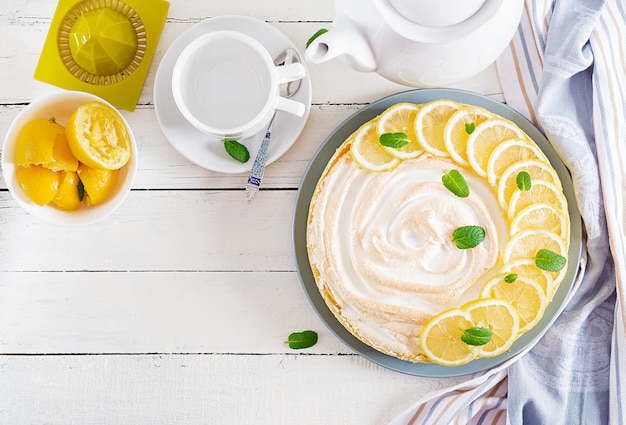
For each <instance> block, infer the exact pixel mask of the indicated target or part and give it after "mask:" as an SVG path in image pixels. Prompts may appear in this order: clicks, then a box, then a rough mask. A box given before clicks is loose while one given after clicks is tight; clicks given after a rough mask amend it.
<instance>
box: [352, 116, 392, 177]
mask: <svg viewBox="0 0 626 425" xmlns="http://www.w3.org/2000/svg"><path fill="white" fill-rule="evenodd" d="M353 138H354V139H353V141H352V143H351V145H350V153H351V154H352V158H353V159H354V160H355V161H356V163H357V164H359V165H360V166H361V167H363V168H365V169H366V170H368V171H376V172H380V171H389V170H393V169H394V168H395V167H397V166H398V164H400V162H401V161H400V159H398V158H396V157H395V156H393V155H391V154H390V153H389V152H387V151H386V150H385V149H384V148H383V146H382V145H381V144H380V140H379V137H378V133H377V132H376V122H375V121H370V122H367V123H365V124H364V125H362V126H361V127H360V128H359V129H358V130H357V131H356V133H355V134H354V136H353Z"/></svg>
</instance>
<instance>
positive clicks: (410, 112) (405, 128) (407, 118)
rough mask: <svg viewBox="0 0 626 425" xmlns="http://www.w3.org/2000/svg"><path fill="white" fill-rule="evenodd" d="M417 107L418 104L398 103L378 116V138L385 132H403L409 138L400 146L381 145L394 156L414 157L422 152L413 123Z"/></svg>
mask: <svg viewBox="0 0 626 425" xmlns="http://www.w3.org/2000/svg"><path fill="white" fill-rule="evenodd" d="M419 108H420V107H419V105H416V104H414V103H408V102H403V103H398V104H396V105H393V106H390V107H389V108H387V109H386V110H385V111H383V113H382V114H380V117H379V118H378V123H377V125H376V131H377V132H378V138H380V136H381V135H383V134H386V133H404V134H406V136H407V140H409V143H407V144H406V145H404V146H403V147H401V148H392V147H388V146H383V149H384V150H386V151H387V152H388V153H389V154H391V155H393V156H395V157H396V158H401V159H407V158H415V157H416V156H418V155H420V154H421V153H422V152H423V150H422V147H421V146H420V144H419V143H418V142H417V138H416V136H415V127H414V124H413V123H414V122H415V116H416V115H417V111H419Z"/></svg>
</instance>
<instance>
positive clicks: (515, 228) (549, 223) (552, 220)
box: [509, 204, 569, 241]
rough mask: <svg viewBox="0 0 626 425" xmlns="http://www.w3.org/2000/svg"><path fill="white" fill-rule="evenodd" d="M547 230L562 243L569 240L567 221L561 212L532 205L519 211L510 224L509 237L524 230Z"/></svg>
mask: <svg viewBox="0 0 626 425" xmlns="http://www.w3.org/2000/svg"><path fill="white" fill-rule="evenodd" d="M531 229H534V230H539V229H543V230H549V231H551V232H554V233H556V234H557V235H559V236H560V237H561V238H562V239H563V240H564V241H566V240H568V239H569V220H568V219H567V216H566V215H565V214H563V211H562V210H557V209H556V208H554V206H552V205H548V204H534V205H529V206H527V207H526V208H524V209H523V210H521V211H520V212H519V213H518V214H517V215H516V216H515V218H514V219H513V221H512V222H511V225H510V227H509V235H510V236H514V235H515V234H517V233H519V232H523V231H525V230H531Z"/></svg>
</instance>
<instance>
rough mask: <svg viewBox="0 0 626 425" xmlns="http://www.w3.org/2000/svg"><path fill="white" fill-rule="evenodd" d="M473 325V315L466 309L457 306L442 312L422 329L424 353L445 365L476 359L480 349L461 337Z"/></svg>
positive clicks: (421, 340)
mask: <svg viewBox="0 0 626 425" xmlns="http://www.w3.org/2000/svg"><path fill="white" fill-rule="evenodd" d="M472 327H474V322H473V320H472V316H471V315H470V314H469V313H468V312H466V311H464V310H461V309H458V308H455V309H449V310H445V311H443V312H441V313H440V314H438V315H436V316H435V317H433V318H432V319H430V320H429V321H428V323H426V325H425V326H424V328H423V329H422V334H421V337H420V345H421V347H422V350H423V351H424V354H426V356H428V358H429V359H430V360H432V361H433V362H435V363H438V364H441V365H444V366H459V365H462V364H465V363H468V362H470V361H472V360H474V359H475V358H476V357H477V356H478V350H477V349H476V347H474V346H471V345H468V344H467V343H465V342H463V340H462V339H461V337H462V335H463V331H464V330H465V329H469V328H472Z"/></svg>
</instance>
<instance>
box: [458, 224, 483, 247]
mask: <svg viewBox="0 0 626 425" xmlns="http://www.w3.org/2000/svg"><path fill="white" fill-rule="evenodd" d="M484 240H485V229H483V228H482V227H480V226H463V227H459V228H457V229H454V231H453V232H452V241H453V242H454V243H455V244H456V247H457V248H459V249H469V248H474V247H477V246H478V245H480V243H481V242H482V241H484Z"/></svg>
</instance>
